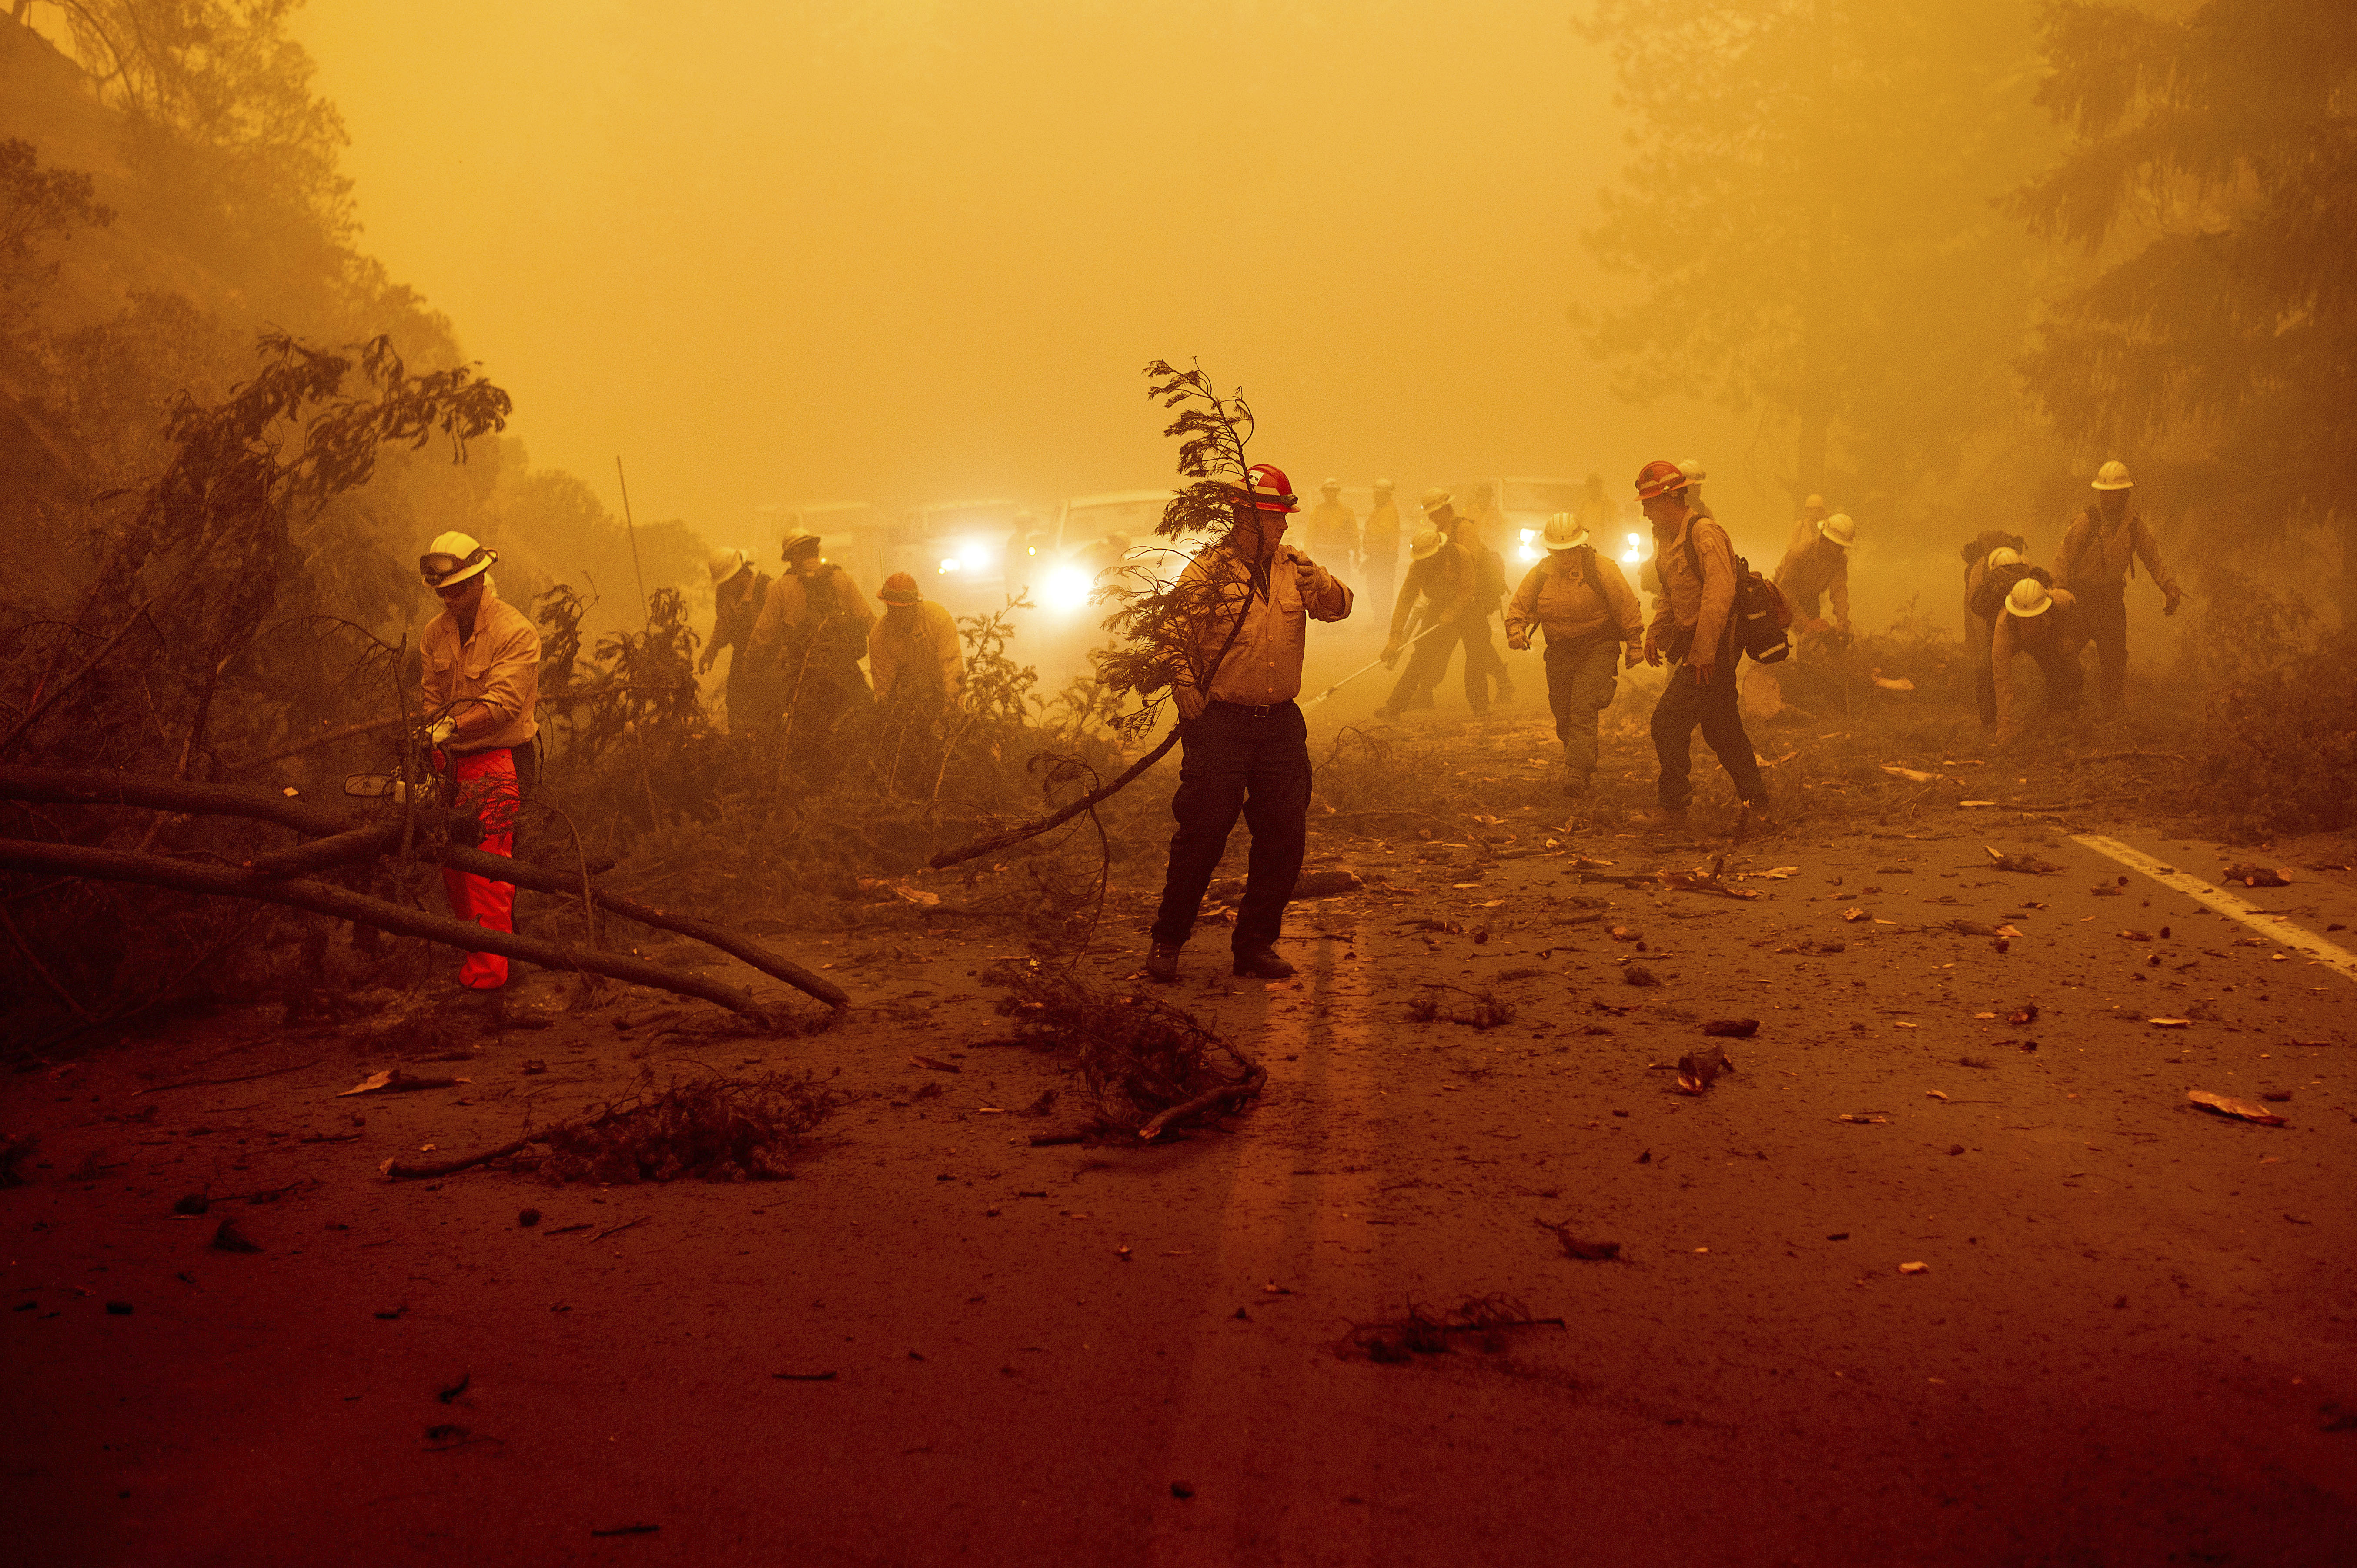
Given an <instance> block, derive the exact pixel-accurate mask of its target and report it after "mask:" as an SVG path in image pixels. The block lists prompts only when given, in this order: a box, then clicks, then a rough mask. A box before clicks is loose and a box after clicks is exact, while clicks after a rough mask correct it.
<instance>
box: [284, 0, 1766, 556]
mask: <svg viewBox="0 0 2357 1568" xmlns="http://www.w3.org/2000/svg"><path fill="white" fill-rule="evenodd" d="M299 30H300V33H301V36H302V37H303V38H304V40H305V42H306V43H307V46H308V47H309V48H311V50H312V52H313V53H314V54H315V55H316V56H317V59H318V62H319V68H320V86H321V89H322V90H323V91H325V93H326V94H327V95H328V97H330V98H331V99H333V100H334V101H335V102H337V104H338V105H339V107H340V108H341V109H342V111H343V113H344V115H345V118H346V120H347V122H348V124H349V125H350V130H351V134H352V145H351V147H350V150H349V152H348V154H347V156H346V167H347V170H348V172H350V174H351V175H352V176H353V177H354V178H355V179H356V181H357V188H358V197H359V201H360V209H361V218H362V220H363V221H364V222H365V224H366V226H367V232H366V235H365V238H364V244H365V245H366V247H367V248H368V249H369V250H371V252H374V253H375V254H377V255H378V256H380V257H381V258H382V260H383V261H384V262H385V263H386V264H387V265H388V266H389V267H390V268H391V270H392V272H393V275H394V276H395V277H397V278H399V279H401V280H402V281H404V282H406V283H409V284H411V285H414V286H415V287H417V288H418V289H420V290H421V291H422V292H424V293H425V295H427V296H428V298H429V299H430V300H431V301H432V302H433V303H434V304H435V305H436V306H438V307H439V308H441V309H443V310H445V311H447V312H448V313H449V314H450V315H451V316H452V317H454V318H455V320H456V321H457V325H458V329H459V332H460V336H461V340H462V341H463V343H464V344H465V346H466V348H467V350H468V353H470V354H472V355H475V356H478V357H479V358H480V359H482V360H484V361H485V362H486V364H487V367H488V369H489V370H490V373H491V374H492V375H493V377H494V378H495V379H497V380H498V381H500V382H501V383H502V384H504V385H506V386H507V387H509V388H510V389H511V391H512V392H514V393H515V395H516V399H517V403H518V413H519V418H518V421H517V425H516V429H517V431H518V433H519V434H520V435H522V437H523V438H524V440H525V441H526V443H527V444H528V445H529V446H530V447H531V449H532V452H533V456H534V458H535V460H537V461H540V462H544V463H550V464H555V465H558V466H562V467H567V468H571V469H573V470H574V471H575V472H576V473H578V474H580V475H582V476H583V477H584V478H587V479H588V480H590V482H591V483H593V484H595V485H597V486H598V487H599V488H600V489H601V491H602V492H604V493H607V494H608V500H609V502H610V501H611V500H612V499H613V496H612V494H611V492H612V479H613V458H614V456H615V454H616V453H617V452H619V453H621V454H622V455H623V456H625V457H626V458H627V460H628V461H629V464H630V481H631V499H632V500H633V502H634V503H635V505H636V507H637V509H638V511H639V515H640V517H641V518H642V519H643V518H651V517H662V516H684V517H686V518H687V519H688V520H689V521H690V522H692V523H694V525H695V526H696V527H697V528H699V529H700V530H702V531H703V532H705V533H706V535H707V536H708V537H710V538H712V539H714V540H715V541H716V542H743V543H748V544H750V543H755V542H757V541H755V540H753V539H751V538H750V537H749V534H750V532H751V525H750V514H751V510H752V508H753V507H754V506H755V505H756V504H758V503H759V502H763V501H770V500H775V501H783V502H786V503H788V504H791V503H793V502H796V501H801V500H809V499H823V498H830V497H845V496H856V497H859V498H861V499H875V500H878V501H881V502H884V503H885V504H887V505H893V504H901V503H907V502H913V501H916V500H920V499H945V498H950V497H958V496H972V495H984V494H1012V495H1015V496H1017V497H1021V498H1024V499H1036V500H1039V501H1041V502H1044V503H1052V502H1053V501H1054V500H1055V499H1057V498H1059V497H1060V496H1062V495H1064V494H1068V493H1072V492H1076V491H1086V490H1092V489H1128V488H1132V487H1140V486H1147V485H1156V484H1160V483H1165V482H1167V481H1168V477H1169V475H1170V471H1171V458H1172V446H1171V444H1169V443H1168V442H1165V441H1163V440H1162V439H1161V438H1160V436H1159V434H1158V431H1159V421H1158V419H1157V411H1156V410H1154V409H1153V408H1152V407H1151V406H1150V405H1149V404H1148V403H1146V399H1145V397H1144V395H1143V385H1144V383H1143V381H1142V380H1141V379H1140V377H1139V376H1138V373H1137V372H1138V370H1139V368H1140V366H1142V365H1143V364H1144V363H1145V362H1146V360H1149V359H1152V358H1155V357H1157V356H1168V357H1172V358H1174V359H1177V358H1181V357H1183V356H1187V355H1189V354H1197V355H1200V357H1201V358H1202V360H1203V362H1204V364H1205V365H1206V366H1207V367H1208V368H1209V369H1211V371H1213V373H1214V374H1215V375H1216V376H1217V377H1218V378H1220V379H1221V380H1222V381H1224V382H1228V383H1236V382H1241V383H1243V386H1244V387H1245V389H1246V391H1247V392H1248V393H1249V394H1250V395H1251V396H1252V397H1253V399H1254V403H1256V404H1257V405H1258V408H1259V411H1260V413H1261V415H1262V431H1263V435H1262V438H1261V440H1260V441H1259V443H1257V444H1256V455H1258V456H1263V457H1265V458H1266V459H1267V460H1270V461H1275V462H1278V463H1280V464H1284V465H1286V466H1287V467H1289V468H1290V469H1291V471H1292V473H1293V476H1294V478H1296V479H1297V481H1299V482H1300V483H1303V484H1310V483H1314V482H1315V480H1316V479H1317V478H1322V477H1323V476H1324V474H1326V473H1329V472H1334V473H1340V474H1341V475H1344V476H1346V477H1349V478H1351V479H1352V480H1354V481H1358V480H1363V479H1364V478H1367V477H1369V476H1371V475H1372V474H1375V473H1384V474H1389V475H1392V476H1394V477H1395V478H1398V480H1399V481H1400V483H1401V484H1402V486H1403V487H1404V488H1408V489H1411V491H1413V489H1415V488H1420V487H1421V486H1422V485H1423V484H1425V483H1427V482H1431V481H1433V480H1436V479H1451V478H1463V477H1466V476H1469V475H1472V474H1478V473H1495V472H1506V473H1523V474H1551V473H1552V474H1574V475H1576V474H1584V473H1586V472H1587V471H1588V470H1589V469H1590V468H1600V469H1602V470H1603V471H1604V472H1605V473H1606V475H1607V477H1608V478H1609V480H1610V481H1611V482H1612V484H1613V485H1614V487H1615V493H1625V490H1624V489H1623V488H1622V487H1625V484H1626V481H1627V479H1628V478H1629V476H1631V475H1632V474H1633V473H1634V471H1635V469H1636V467H1637V466H1638V465H1639V464H1640V463H1641V461H1643V460H1644V459H1646V458H1648V457H1652V456H1670V457H1685V456H1697V455H1699V456H1703V457H1705V458H1706V461H1708V462H1709V463H1710V464H1711V466H1712V467H1713V470H1714V473H1715V476H1716V477H1717V478H1718V480H1719V484H1720V488H1719V489H1717V491H1715V492H1714V494H1715V498H1717V497H1724V498H1726V499H1719V500H1718V504H1719V505H1720V507H1721V508H1722V510H1725V509H1726V508H1727V505H1728V503H1729V501H1736V502H1738V503H1740V502H1741V500H1742V499H1743V498H1744V495H1745V493H1746V489H1747V487H1744V486H1742V485H1740V484H1739V483H1738V480H1739V476H1738V469H1739V468H1740V467H1742V462H1741V459H1742V457H1743V453H1742V451H1741V450H1740V449H1739V448H1740V447H1741V446H1745V445H1748V440H1749V437H1748V435H1747V434H1745V427H1743V426H1741V425H1739V424H1738V423H1737V422H1735V421H1733V420H1731V419H1729V418H1728V417H1727V416H1725V415H1723V414H1719V413H1715V412H1711V411H1701V410H1697V409H1696V408H1695V407H1694V406H1693V405H1692V404H1683V405H1681V404H1679V403H1664V404H1663V405H1661V406H1660V407H1657V408H1656V409H1654V410H1652V411H1651V412H1644V411H1635V410H1631V409H1628V408H1626V407H1623V406H1621V405H1620V404H1618V403H1614V402H1613V401H1612V400H1611V399H1610V397H1609V394H1608V392H1606V390H1605V388H1604V384H1603V378H1602V376H1601V375H1600V373H1599V372H1598V371H1596V370H1595V369H1594V368H1593V367H1592V366H1590V365H1589V364H1588V362H1587V360H1586V359H1585V357H1584V356H1583V355H1582V353H1581V352H1580V350H1579V349H1578V346H1577V340H1576V338H1575V336H1574V334H1573V332H1572V329H1571V328H1570V327H1569V325H1568V324H1567V322H1566V318H1565V307H1566V305H1567V304H1569V303H1570V302H1571V301H1572V300H1573V299H1574V298H1575V297H1577V296H1582V295H1587V296H1591V297H1592V296H1593V295H1594V294H1595V291H1596V290H1597V289H1598V287H1599V286H1600V285H1599V284H1598V279H1597V278H1596V276H1595V274H1594V272H1593V269H1592V268H1591V266H1590V265H1589V263H1588V262H1587V257H1586V254H1585V252H1583V251H1582V250H1581V248H1580V246H1579V243H1578V240H1577V231H1578V230H1579V228H1580V227H1581V225H1582V224H1583V223H1585V222H1587V221H1588V220H1589V218H1590V214H1591V211H1592V207H1593V202H1594V195H1595V191H1596V189H1597V188H1598V187H1599V186H1601V185H1603V184H1606V183H1608V182H1609V180H1611V179H1612V178H1613V177H1614V176H1615V175H1616V173H1617V171H1618V168H1619V166H1620V160H1621V156H1622V150H1621V147H1620V124H1619V122H1618V119H1617V116H1616V114H1615V113H1614V111H1613V109H1612V105H1611V87H1610V76H1609V66H1608V64H1607V62H1606V61H1605V60H1604V59H1602V58H1601V57H1600V56H1599V55H1598V54H1597V53H1596V52H1595V51H1593V50H1591V49H1589V48H1587V46H1586V45H1585V44H1583V43H1582V42H1581V41H1580V40H1579V39H1578V38H1577V37H1576V36H1575V35H1574V33H1573V32H1572V30H1571V28H1570V26H1569V23H1568V20H1567V8H1565V7H1557V6H1552V5H1531V4H1528V3H1527V0H1460V3H1458V4H1456V5H1448V6H1441V5H1431V4H1402V3H1386V0H1360V3H1357V4H1320V3H1315V0H1295V3H1291V4H1283V5H1272V4H1254V3H1252V0H1200V3H1198V4H1194V5H1187V6H1183V7H1182V6H1146V5H1109V4H1103V3H1102V0H998V3H996V4H992V3H986V0H957V3H952V0H832V3H829V4H825V5H813V4H807V3H793V0H788V3H782V4H737V5H713V4H706V5H697V6H692V7H686V8H663V9H662V10H650V9H648V8H646V7H639V6H624V5H616V4H611V3H610V0H568V3H566V4H556V3H554V0H501V3H500V5H495V6H483V5H473V4H465V5H462V4H458V3H457V0H411V3H408V4H404V5H399V6H393V5H382V4H377V3H375V0H312V3H311V5H309V7H308V9H307V11H306V12H305V13H303V15H302V17H301V19H300V23H299ZM1613 286H1615V287H1625V286H1626V285H1613ZM740 535H743V536H746V537H739V536H740Z"/></svg>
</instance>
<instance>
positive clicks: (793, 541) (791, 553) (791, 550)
mask: <svg viewBox="0 0 2357 1568" xmlns="http://www.w3.org/2000/svg"><path fill="white" fill-rule="evenodd" d="M818 547H819V537H818V535H817V534H815V533H813V532H810V531H809V530H808V529H804V528H790V529H788V530H786V542H785V544H784V546H783V547H782V548H780V550H779V552H778V553H779V554H780V556H782V557H784V558H785V559H786V560H788V561H791V560H792V559H793V558H794V557H795V556H796V555H800V554H803V553H809V554H813V555H815V554H817V553H818Z"/></svg>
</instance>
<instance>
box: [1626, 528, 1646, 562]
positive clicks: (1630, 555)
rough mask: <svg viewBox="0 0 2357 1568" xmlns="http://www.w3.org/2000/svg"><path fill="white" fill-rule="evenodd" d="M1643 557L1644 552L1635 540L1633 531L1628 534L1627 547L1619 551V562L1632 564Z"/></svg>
mask: <svg viewBox="0 0 2357 1568" xmlns="http://www.w3.org/2000/svg"><path fill="white" fill-rule="evenodd" d="M1644 558H1645V552H1644V550H1643V548H1642V547H1641V546H1640V545H1639V543H1638V542H1637V536H1636V535H1635V534H1633V533H1632V534H1631V535H1630V536H1629V548H1628V549H1626V550H1623V551H1622V552H1620V564H1622V565H1624V566H1634V565H1635V564H1637V563H1638V562H1640V561H1642V560H1643V559H1644Z"/></svg>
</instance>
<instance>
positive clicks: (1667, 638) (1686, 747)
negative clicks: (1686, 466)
mask: <svg viewBox="0 0 2357 1568" xmlns="http://www.w3.org/2000/svg"><path fill="white" fill-rule="evenodd" d="M1686 483H1687V480H1686V476H1685V475H1684V473H1682V472H1680V471H1679V468H1678V466H1677V465H1676V464H1675V463H1668V462H1652V463H1648V464H1646V465H1645V466H1644V467H1642V468H1641V469H1640V470H1638V473H1637V500H1638V502H1639V504H1640V505H1641V506H1642V507H1643V508H1644V509H1645V517H1646V520H1647V521H1650V522H1651V523H1652V525H1653V564H1654V565H1655V567H1656V568H1657V569H1658V570H1659V572H1660V574H1661V579H1662V597H1661V599H1660V601H1659V603H1658V605H1657V606H1656V607H1655V609H1654V611H1653V619H1652V625H1650V626H1648V627H1647V628H1645V641H1644V660H1645V662H1646V663H1648V664H1651V665H1655V666H1658V665H1660V664H1661V663H1663V661H1664V660H1667V661H1668V662H1669V663H1670V664H1671V665H1673V666H1674V668H1673V669H1672V671H1671V672H1670V679H1669V682H1668V683H1667V684H1666V685H1664V686H1663V688H1662V697H1661V701H1660V702H1659V703H1656V704H1654V707H1653V723H1652V731H1653V751H1654V754H1655V756H1656V757H1659V759H1660V761H1661V769H1662V771H1661V779H1660V783H1659V785H1658V787H1657V788H1658V792H1659V796H1660V800H1661V805H1662V815H1663V819H1664V820H1665V821H1666V822H1684V820H1685V815H1686V806H1687V803H1688V802H1689V801H1690V800H1692V799H1693V798H1694V780H1693V746H1694V732H1695V726H1697V725H1699V726H1701V729H1702V737H1703V739H1704V740H1705V741H1706V742H1707V743H1708V744H1709V746H1710V748H1711V750H1712V751H1714V752H1716V753H1717V756H1718V760H1719V765H1720V766H1721V767H1723V768H1726V769H1727V777H1728V778H1730V779H1733V780H1734V781H1735V792H1736V794H1737V795H1738V797H1740V798H1741V800H1742V801H1743V803H1744V805H1745V806H1747V807H1751V808H1757V809H1762V810H1764V809H1765V808H1766V806H1767V804H1768V786H1767V785H1766V784H1765V783H1764V782H1763V781H1762V780H1761V779H1760V759H1759V757H1757V756H1755V755H1754V754H1753V752H1752V749H1751V737H1750V736H1749V735H1747V734H1745V733H1744V728H1743V714H1742V713H1741V711H1740V710H1739V709H1738V707H1737V705H1736V690H1735V652H1736V650H1735V635H1734V634H1735V623H1734V611H1735V586H1736V585H1735V549H1734V546H1733V545H1732V544H1730V543H1729V542H1727V530H1725V529H1724V528H1721V527H1720V526H1719V525H1718V524H1717V521H1713V520H1712V519H1710V518H1707V517H1704V516H1701V515H1700V514H1698V513H1696V512H1695V511H1693V510H1689V509H1688V508H1687V506H1686V504H1685V489H1686Z"/></svg>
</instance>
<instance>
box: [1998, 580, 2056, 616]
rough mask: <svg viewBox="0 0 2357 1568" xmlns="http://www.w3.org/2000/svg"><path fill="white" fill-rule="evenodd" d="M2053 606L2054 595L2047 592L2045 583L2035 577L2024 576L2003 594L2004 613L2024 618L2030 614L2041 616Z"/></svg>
mask: <svg viewBox="0 0 2357 1568" xmlns="http://www.w3.org/2000/svg"><path fill="white" fill-rule="evenodd" d="M2053 607H2054V596H2053V595H2051V594H2050V593H2048V592H2047V591H2046V585H2045V584H2043V583H2041V582H2040V581H2039V580H2038V579H2037V578H2035V577H2024V578H2023V579H2022V580H2021V581H2020V582H2018V583H2016V584H2015V585H2013V586H2012V588H2011V589H2010V590H2008V591H2007V594H2006V596H2005V613H2006V614H2007V615H2011V616H2019V617H2020V618H2022V619H2024V620H2028V619H2029V618H2030V617H2031V616H2042V615H2044V614H2045V613H2046V612H2047V611H2048V610H2050V609H2052V608H2053Z"/></svg>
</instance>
